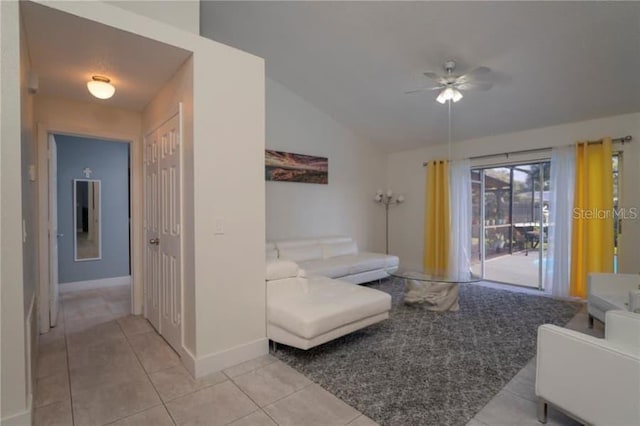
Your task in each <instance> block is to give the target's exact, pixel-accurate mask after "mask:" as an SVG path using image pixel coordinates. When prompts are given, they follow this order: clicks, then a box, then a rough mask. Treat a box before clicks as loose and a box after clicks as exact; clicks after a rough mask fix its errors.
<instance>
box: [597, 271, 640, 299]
mask: <svg viewBox="0 0 640 426" xmlns="http://www.w3.org/2000/svg"><path fill="white" fill-rule="evenodd" d="M587 285H588V288H589V294H590V293H592V292H596V293H599V292H609V293H610V292H611V291H612V290H613V291H615V292H618V291H619V292H620V293H624V294H627V292H629V291H631V290H638V289H640V275H637V274H608V273H596V272H591V273H590V274H589V278H588V281H587Z"/></svg>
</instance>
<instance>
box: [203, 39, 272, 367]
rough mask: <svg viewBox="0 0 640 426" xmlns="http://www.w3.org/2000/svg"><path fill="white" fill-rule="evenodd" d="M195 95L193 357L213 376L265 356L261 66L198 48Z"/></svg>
mask: <svg viewBox="0 0 640 426" xmlns="http://www.w3.org/2000/svg"><path fill="white" fill-rule="evenodd" d="M202 40H205V39H202ZM205 46H206V48H204V47H205ZM198 53H200V55H198ZM193 90H194V123H195V124H194V141H195V142H194V154H193V155H194V164H193V173H194V177H193V179H194V232H195V245H194V250H195V282H196V295H195V296H196V313H197V318H196V341H197V355H198V357H199V358H200V357H207V358H209V359H210V364H209V365H211V366H212V368H214V369H218V368H224V367H225V364H226V365H232V364H235V363H237V362H241V361H242V358H245V359H247V358H248V357H251V356H257V355H259V354H264V353H266V352H267V350H268V342H267V340H266V336H265V335H266V325H265V321H266V319H265V303H266V300H265V282H264V271H265V258H264V236H265V215H264V212H265V196H264V146H265V145H264V144H265V142H264V141H265V79H264V60H263V59H261V58H257V57H255V56H251V55H248V54H246V53H244V52H241V51H239V50H236V49H232V48H229V47H227V46H224V45H221V44H218V43H215V42H211V43H205V42H203V50H202V51H200V52H197V53H196V54H195V55H194V88H193ZM213 218H220V219H221V220H222V221H223V222H224V228H225V233H224V235H216V233H215V232H214V220H212V219H213ZM243 347H246V351H244V350H243V349H242V348H243ZM234 353H235V354H236V355H234Z"/></svg>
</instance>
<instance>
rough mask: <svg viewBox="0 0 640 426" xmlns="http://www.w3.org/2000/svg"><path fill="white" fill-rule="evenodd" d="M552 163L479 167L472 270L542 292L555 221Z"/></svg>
mask: <svg viewBox="0 0 640 426" xmlns="http://www.w3.org/2000/svg"><path fill="white" fill-rule="evenodd" d="M549 169H550V165H549V162H548V161H545V162H536V163H528V164H509V165H504V166H500V167H490V168H478V169H474V170H472V172H471V181H472V202H473V218H472V270H473V272H474V273H475V274H478V275H480V276H482V277H483V278H484V279H486V280H490V281H497V282H504V283H508V284H515V285H520V286H526V287H532V288H538V289H542V286H543V284H542V283H543V280H542V275H543V269H544V266H545V262H546V259H547V257H546V248H547V229H548V218H549V213H548V212H549V171H550V170H549Z"/></svg>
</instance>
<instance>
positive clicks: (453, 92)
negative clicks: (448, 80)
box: [436, 87, 462, 104]
mask: <svg viewBox="0 0 640 426" xmlns="http://www.w3.org/2000/svg"><path fill="white" fill-rule="evenodd" d="M460 99H462V93H460V91H459V90H457V89H454V88H453V87H446V88H445V89H444V90H443V91H442V92H440V94H439V95H438V97H437V98H436V101H438V102H440V103H441V104H444V103H446V102H447V101H449V100H451V101H453V102H458V101H459V100H460Z"/></svg>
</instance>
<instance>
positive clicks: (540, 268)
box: [471, 157, 551, 291]
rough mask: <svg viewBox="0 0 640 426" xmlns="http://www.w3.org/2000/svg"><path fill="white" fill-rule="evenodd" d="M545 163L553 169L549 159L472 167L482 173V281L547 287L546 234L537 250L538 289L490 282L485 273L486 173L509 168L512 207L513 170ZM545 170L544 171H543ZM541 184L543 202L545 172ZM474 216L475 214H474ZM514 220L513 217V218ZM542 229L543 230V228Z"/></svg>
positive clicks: (511, 202) (542, 174)
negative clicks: (491, 170)
mask: <svg viewBox="0 0 640 426" xmlns="http://www.w3.org/2000/svg"><path fill="white" fill-rule="evenodd" d="M545 163H549V167H551V158H547V157H540V158H539V159H531V160H519V161H503V162H498V163H491V164H488V165H481V164H479V165H476V166H472V167H471V171H472V172H473V170H478V171H479V172H480V182H479V183H480V224H479V227H480V238H479V244H480V247H479V249H480V274H481V279H483V280H486V281H491V282H495V283H499V284H507V285H510V286H515V287H522V288H527V289H532V290H539V291H544V285H545V280H544V268H543V260H544V259H545V257H544V255H543V254H544V247H543V246H544V243H545V242H546V240H545V236H544V232H541V233H540V238H541V240H540V243H539V247H538V249H537V251H538V255H539V262H538V285H537V286H536V287H532V286H527V285H524V284H518V283H511V282H506V281H497V280H489V279H486V278H485V271H486V265H485V264H486V260H487V259H486V253H485V251H486V247H485V238H486V235H485V234H486V230H485V204H486V203H485V195H486V194H485V177H484V176H485V172H486V171H487V170H489V169H494V168H509V169H510V182H511V189H510V192H511V195H510V205H511V206H512V205H513V168H514V167H517V166H524V165H534V164H538V165H542V164H545ZM543 170H544V169H543ZM473 182H477V181H473V179H472V184H473ZM539 184H540V188H541V189H540V190H539V191H538V192H540V199H541V200H542V199H543V197H542V194H543V193H544V172H543V173H540V175H539ZM542 212H543V203H542V202H540V205H539V206H538V214H539V216H540V220H541V221H542V220H543V213H542ZM472 214H473V212H472ZM512 219H513V217H512ZM541 229H542V228H541ZM525 244H526V243H525Z"/></svg>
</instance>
